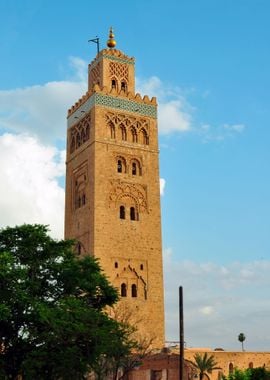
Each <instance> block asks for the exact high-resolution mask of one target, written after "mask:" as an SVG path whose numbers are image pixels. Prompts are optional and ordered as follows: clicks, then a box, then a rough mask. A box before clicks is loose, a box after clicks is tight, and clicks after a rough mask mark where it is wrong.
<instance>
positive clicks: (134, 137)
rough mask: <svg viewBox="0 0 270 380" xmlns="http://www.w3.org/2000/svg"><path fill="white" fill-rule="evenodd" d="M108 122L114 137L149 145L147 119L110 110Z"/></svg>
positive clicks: (111, 134) (111, 135)
mask: <svg viewBox="0 0 270 380" xmlns="http://www.w3.org/2000/svg"><path fill="white" fill-rule="evenodd" d="M106 123H107V126H108V130H109V131H108V133H109V136H110V137H111V138H112V139H115V140H121V141H128V142H132V143H138V144H143V145H149V121H148V120H147V119H144V118H136V117H132V116H127V115H123V114H119V113H112V112H108V113H107V114H106Z"/></svg>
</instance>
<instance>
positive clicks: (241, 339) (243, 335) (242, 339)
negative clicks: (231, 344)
mask: <svg viewBox="0 0 270 380" xmlns="http://www.w3.org/2000/svg"><path fill="white" fill-rule="evenodd" d="M238 340H239V342H241V343H242V351H244V340H246V337H245V334H243V333H240V334H239V335H238Z"/></svg>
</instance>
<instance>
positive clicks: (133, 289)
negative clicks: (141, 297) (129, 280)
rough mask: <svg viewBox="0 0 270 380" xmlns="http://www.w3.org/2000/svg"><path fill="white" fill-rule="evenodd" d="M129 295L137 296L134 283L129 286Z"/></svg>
mask: <svg viewBox="0 0 270 380" xmlns="http://www.w3.org/2000/svg"><path fill="white" fill-rule="evenodd" d="M131 297H137V286H136V285H135V284H132V286H131Z"/></svg>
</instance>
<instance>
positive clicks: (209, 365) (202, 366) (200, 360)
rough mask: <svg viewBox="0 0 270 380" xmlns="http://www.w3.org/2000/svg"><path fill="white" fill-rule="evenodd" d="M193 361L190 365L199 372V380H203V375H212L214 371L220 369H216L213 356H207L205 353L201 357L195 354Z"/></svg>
mask: <svg viewBox="0 0 270 380" xmlns="http://www.w3.org/2000/svg"><path fill="white" fill-rule="evenodd" d="M194 360H195V361H194V362H192V363H193V365H194V366H195V367H196V368H197V369H198V371H199V378H200V380H202V379H203V376H204V374H206V373H212V371H213V370H214V369H220V368H219V367H217V363H216V362H215V359H214V355H210V356H208V355H207V353H206V352H205V353H204V355H203V356H201V355H200V354H199V353H196V354H195V355H194Z"/></svg>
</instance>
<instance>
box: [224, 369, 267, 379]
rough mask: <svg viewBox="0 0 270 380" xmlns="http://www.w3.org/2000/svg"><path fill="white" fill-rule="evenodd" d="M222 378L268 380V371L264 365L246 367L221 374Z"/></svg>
mask: <svg viewBox="0 0 270 380" xmlns="http://www.w3.org/2000/svg"><path fill="white" fill-rule="evenodd" d="M223 380H270V371H268V370H266V369H265V368H264V367H258V368H248V369H244V370H240V369H237V368H236V369H235V370H234V371H233V373H231V374H229V375H228V376H223Z"/></svg>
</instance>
